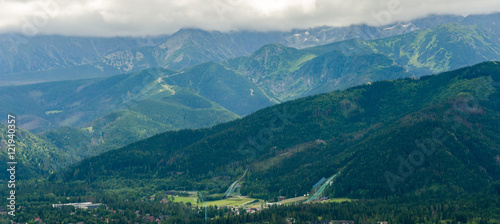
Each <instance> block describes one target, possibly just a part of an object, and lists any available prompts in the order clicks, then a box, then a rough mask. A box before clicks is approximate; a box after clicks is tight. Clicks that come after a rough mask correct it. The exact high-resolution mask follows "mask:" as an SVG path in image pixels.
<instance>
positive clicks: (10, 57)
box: [0, 13, 500, 85]
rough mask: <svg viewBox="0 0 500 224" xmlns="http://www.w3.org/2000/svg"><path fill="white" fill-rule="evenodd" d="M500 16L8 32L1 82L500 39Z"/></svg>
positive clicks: (0, 45) (0, 42) (1, 40)
mask: <svg viewBox="0 0 500 224" xmlns="http://www.w3.org/2000/svg"><path fill="white" fill-rule="evenodd" d="M499 15H500V14H498V13H497V14H490V15H470V16H467V17H461V16H448V15H431V16H428V17H425V18H421V19H416V20H412V21H407V22H398V23H395V24H390V25H385V26H367V25H353V26H349V27H318V28H311V29H304V30H292V31H289V32H253V31H252V32H251V31H234V32H229V33H221V32H218V31H203V30H198V29H181V30H179V31H178V32H176V33H174V34H171V35H166V36H160V37H141V38H121V37H120V38H90V37H89V38H86V37H68V38H67V37H63V36H34V37H31V36H23V35H19V34H3V35H0V49H2V51H1V52H2V53H1V54H0V67H2V68H3V70H0V76H2V77H3V79H2V81H1V82H0V85H19V84H27V83H36V82H47V81H59V80H74V79H83V78H95V77H103V76H110V75H116V74H121V73H124V72H132V71H139V70H141V69H145V68H152V67H162V68H167V69H171V70H182V69H184V68H187V67H189V66H193V65H196V64H199V63H203V62H208V61H215V62H218V61H222V60H227V59H230V58H234V57H239V56H245V55H249V54H251V53H252V52H254V51H256V50H258V49H259V48H261V47H262V46H264V45H266V44H272V43H278V44H282V45H284V46H288V47H293V48H299V49H301V48H307V47H313V46H319V45H324V44H328V43H332V42H339V41H344V40H349V39H356V38H358V39H362V40H372V39H380V38H386V37H392V36H398V35H402V34H406V33H409V32H413V31H417V30H422V29H428V28H432V27H435V26H437V25H441V24H448V23H457V24H463V25H471V24H473V25H477V26H481V27H483V28H485V29H487V30H488V31H491V32H492V33H493V34H494V35H496V37H497V39H498V35H500V34H499V33H500V32H499V28H498V27H499V26H498V24H497V23H496V21H498V17H499Z"/></svg>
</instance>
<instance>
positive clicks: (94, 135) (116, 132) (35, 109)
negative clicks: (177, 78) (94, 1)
mask: <svg viewBox="0 0 500 224" xmlns="http://www.w3.org/2000/svg"><path fill="white" fill-rule="evenodd" d="M173 73H174V72H172V71H170V70H165V69H149V70H143V71H141V72H135V73H127V74H123V75H118V76H113V77H108V78H105V79H89V80H79V81H63V82H53V83H40V84H33V85H26V86H11V87H0V96H2V100H0V101H1V103H2V104H3V105H8V106H4V107H2V108H1V109H0V111H2V112H3V113H5V114H6V113H14V114H16V115H17V116H18V120H17V122H18V125H19V126H20V127H22V128H25V129H27V130H29V131H31V132H33V133H38V134H41V135H40V136H41V137H42V138H44V139H45V140H47V141H49V142H51V143H53V144H54V145H56V146H58V147H59V148H61V149H63V153H62V154H67V155H72V156H75V157H76V158H77V159H75V160H72V161H73V162H75V161H76V160H79V159H81V158H85V157H88V156H91V155H97V154H99V153H101V152H104V151H107V150H111V149H114V148H118V147H122V146H124V145H127V144H130V143H132V142H134V141H138V140H140V139H144V138H147V137H150V136H153V135H155V134H158V133H161V132H165V131H168V130H177V129H184V128H200V127H208V126H212V125H214V124H217V123H221V122H225V121H229V120H233V119H236V118H238V115H236V114H234V113H233V112H231V111H229V110H227V109H226V108H224V107H222V106H220V105H219V104H217V103H214V102H212V101H210V100H208V99H206V98H204V97H202V96H200V95H198V94H197V93H195V92H193V91H192V90H190V89H188V88H184V87H180V86H175V85H169V84H167V83H166V82H165V81H164V80H163V79H162V77H164V76H166V75H170V74H173ZM64 164H66V163H64Z"/></svg>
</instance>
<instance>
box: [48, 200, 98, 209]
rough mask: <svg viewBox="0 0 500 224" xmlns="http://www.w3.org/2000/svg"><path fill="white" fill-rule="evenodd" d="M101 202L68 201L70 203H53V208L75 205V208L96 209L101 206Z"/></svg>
mask: <svg viewBox="0 0 500 224" xmlns="http://www.w3.org/2000/svg"><path fill="white" fill-rule="evenodd" d="M101 205H102V204H101V203H96V204H94V203H92V202H82V203H68V204H52V208H62V206H73V207H75V208H80V209H96V208H98V207H99V206H101Z"/></svg>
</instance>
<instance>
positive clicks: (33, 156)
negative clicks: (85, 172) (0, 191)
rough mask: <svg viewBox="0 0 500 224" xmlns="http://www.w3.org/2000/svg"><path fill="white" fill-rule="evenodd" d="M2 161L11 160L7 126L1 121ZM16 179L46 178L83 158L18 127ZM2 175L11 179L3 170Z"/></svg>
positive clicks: (0, 159) (0, 151) (0, 144)
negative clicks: (8, 150)
mask: <svg viewBox="0 0 500 224" xmlns="http://www.w3.org/2000/svg"><path fill="white" fill-rule="evenodd" d="M0 129H1V130H2V132H1V133H0V153H1V155H2V156H1V157H0V161H1V162H2V163H4V164H7V162H11V160H9V159H8V158H9V156H8V155H7V149H8V148H11V147H10V146H9V144H8V141H9V139H10V138H9V137H8V136H7V126H6V125H4V124H2V123H0ZM14 140H15V158H16V160H15V161H17V164H16V179H22V180H26V179H30V178H44V177H47V176H48V175H49V174H51V173H54V172H56V171H60V169H61V168H63V167H65V166H68V165H70V164H72V163H75V162H77V161H79V160H80V159H81V158H80V157H78V156H76V155H73V154H68V153H66V152H65V151H64V150H62V149H61V148H58V147H57V146H55V145H53V144H51V143H50V142H47V141H45V140H44V139H42V138H40V137H38V136H36V135H33V134H31V133H30V132H28V131H26V130H24V129H22V128H18V127H17V129H16V133H15V138H14ZM0 177H2V178H5V179H6V180H7V179H9V173H8V172H3V173H2V174H0Z"/></svg>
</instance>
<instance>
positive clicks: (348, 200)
mask: <svg viewBox="0 0 500 224" xmlns="http://www.w3.org/2000/svg"><path fill="white" fill-rule="evenodd" d="M351 201H355V199H349V198H332V199H330V200H326V201H324V202H323V203H332V202H333V203H341V202H351Z"/></svg>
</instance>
